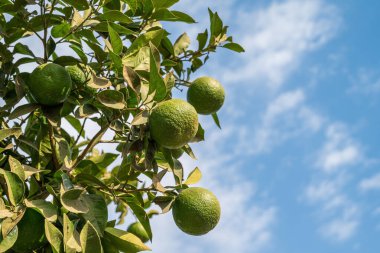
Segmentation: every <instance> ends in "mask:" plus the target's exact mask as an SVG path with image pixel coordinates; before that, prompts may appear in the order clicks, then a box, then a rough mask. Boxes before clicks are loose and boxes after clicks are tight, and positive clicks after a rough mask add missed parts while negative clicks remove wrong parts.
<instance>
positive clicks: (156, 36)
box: [123, 29, 164, 60]
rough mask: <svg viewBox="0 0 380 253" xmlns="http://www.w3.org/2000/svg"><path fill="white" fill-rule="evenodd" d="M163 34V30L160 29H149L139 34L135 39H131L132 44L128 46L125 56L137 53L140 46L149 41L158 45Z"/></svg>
mask: <svg viewBox="0 0 380 253" xmlns="http://www.w3.org/2000/svg"><path fill="white" fill-rule="evenodd" d="M163 35H164V30H162V29H159V30H155V31H150V32H147V33H144V34H142V35H140V36H139V37H138V38H137V39H135V40H134V41H133V43H132V45H131V46H130V47H129V48H128V50H127V52H126V56H125V57H127V56H129V55H132V54H135V53H137V52H138V51H139V50H140V49H141V48H142V47H144V46H147V45H148V44H149V42H152V43H153V45H155V46H158V45H159V44H160V42H161V39H162V37H163ZM123 60H124V59H123Z"/></svg>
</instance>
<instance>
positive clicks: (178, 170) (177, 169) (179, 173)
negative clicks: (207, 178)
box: [173, 159, 183, 185]
mask: <svg viewBox="0 0 380 253" xmlns="http://www.w3.org/2000/svg"><path fill="white" fill-rule="evenodd" d="M173 160H174V168H173V174H174V179H175V181H176V183H177V185H181V184H182V180H183V166H182V163H181V162H180V161H178V160H177V159H173Z"/></svg>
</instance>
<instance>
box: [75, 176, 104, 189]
mask: <svg viewBox="0 0 380 253" xmlns="http://www.w3.org/2000/svg"><path fill="white" fill-rule="evenodd" d="M75 180H76V181H77V182H79V183H83V184H85V185H95V186H100V187H102V188H103V189H108V186H107V185H105V184H104V183H103V182H102V181H100V180H99V179H98V178H96V177H94V176H92V175H90V174H86V173H80V174H78V175H77V176H76V177H75Z"/></svg>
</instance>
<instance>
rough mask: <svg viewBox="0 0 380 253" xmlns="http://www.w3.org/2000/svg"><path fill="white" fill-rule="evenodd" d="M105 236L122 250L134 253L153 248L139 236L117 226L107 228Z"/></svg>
mask: <svg viewBox="0 0 380 253" xmlns="http://www.w3.org/2000/svg"><path fill="white" fill-rule="evenodd" d="M105 237H106V239H108V240H109V241H110V242H111V243H112V244H113V245H114V246H115V247H116V248H117V249H118V250H120V251H125V252H131V253H132V252H140V251H144V250H149V251H150V250H151V249H150V248H149V247H148V246H146V245H145V244H144V243H143V242H142V241H141V240H140V238H138V237H137V236H135V235H134V234H132V233H128V232H125V231H123V230H120V229H117V228H111V227H108V228H106V230H105Z"/></svg>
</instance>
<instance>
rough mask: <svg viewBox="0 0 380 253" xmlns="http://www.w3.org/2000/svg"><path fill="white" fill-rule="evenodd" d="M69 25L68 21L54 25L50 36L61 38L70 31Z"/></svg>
mask: <svg viewBox="0 0 380 253" xmlns="http://www.w3.org/2000/svg"><path fill="white" fill-rule="evenodd" d="M70 29H71V26H70V24H69V23H66V22H64V23H61V24H59V25H56V26H54V27H53V28H52V29H51V36H53V37H54V38H62V37H64V36H65V35H67V34H68V33H69V32H70Z"/></svg>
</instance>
